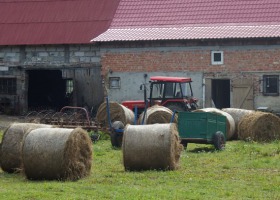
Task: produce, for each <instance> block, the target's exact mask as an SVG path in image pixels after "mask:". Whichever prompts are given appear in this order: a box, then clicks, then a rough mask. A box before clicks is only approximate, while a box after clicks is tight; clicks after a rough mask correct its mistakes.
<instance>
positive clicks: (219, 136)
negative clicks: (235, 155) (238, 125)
mask: <svg viewBox="0 0 280 200" xmlns="http://www.w3.org/2000/svg"><path fill="white" fill-rule="evenodd" d="M213 143H214V147H215V148H216V149H217V150H224V149H225V146H226V140H225V135H224V134H223V133H222V132H221V131H217V132H216V133H215V134H214V137H213Z"/></svg>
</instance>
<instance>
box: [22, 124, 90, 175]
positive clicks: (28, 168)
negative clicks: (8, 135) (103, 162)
mask: <svg viewBox="0 0 280 200" xmlns="http://www.w3.org/2000/svg"><path fill="white" fill-rule="evenodd" d="M22 155H23V156H22V159H23V165H24V172H25V174H26V176H27V178H28V179H33V180H53V179H56V180H77V179H80V178H83V177H85V176H88V175H89V174H90V170H91V162H92V142H91V139H90V137H89V136H88V134H87V132H86V131H85V130H83V129H81V128H76V129H66V128H41V129H36V130H33V131H31V132H29V133H28V134H26V136H25V138H24V143H23V149H22Z"/></svg>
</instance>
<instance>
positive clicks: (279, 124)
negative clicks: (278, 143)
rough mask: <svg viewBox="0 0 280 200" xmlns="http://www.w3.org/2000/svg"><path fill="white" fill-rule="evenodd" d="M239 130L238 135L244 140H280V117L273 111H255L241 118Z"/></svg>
mask: <svg viewBox="0 0 280 200" xmlns="http://www.w3.org/2000/svg"><path fill="white" fill-rule="evenodd" d="M238 130H239V131H238V137H239V138H240V139H242V140H252V141H256V142H270V141H273V140H279V139H280V119H279V117H277V116H276V115H274V114H271V113H264V112H254V113H251V114H248V115H245V116H244V117H243V118H242V119H241V121H240V122H239V125H238Z"/></svg>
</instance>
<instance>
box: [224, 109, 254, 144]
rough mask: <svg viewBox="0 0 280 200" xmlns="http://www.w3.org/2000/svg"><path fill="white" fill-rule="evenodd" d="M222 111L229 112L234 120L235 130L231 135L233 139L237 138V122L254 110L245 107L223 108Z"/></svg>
mask: <svg viewBox="0 0 280 200" xmlns="http://www.w3.org/2000/svg"><path fill="white" fill-rule="evenodd" d="M222 111H224V112H226V113H228V114H230V115H231V116H232V118H233V120H234V122H235V132H234V135H233V137H232V138H233V139H239V138H238V124H239V122H240V121H241V119H242V117H244V116H246V115H248V114H252V113H255V112H256V111H254V110H246V109H239V108H224V109H222Z"/></svg>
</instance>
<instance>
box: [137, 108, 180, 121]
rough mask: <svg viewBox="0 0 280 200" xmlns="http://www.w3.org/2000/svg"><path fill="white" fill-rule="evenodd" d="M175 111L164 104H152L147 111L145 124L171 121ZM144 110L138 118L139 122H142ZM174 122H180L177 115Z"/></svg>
mask: <svg viewBox="0 0 280 200" xmlns="http://www.w3.org/2000/svg"><path fill="white" fill-rule="evenodd" d="M172 115H173V111H172V110H170V109H169V108H166V107H164V106H158V105H155V106H152V107H149V108H148V109H147V111H146V114H145V118H144V123H143V124H165V123H170V121H171V118H172ZM143 117H144V112H143V113H141V115H140V116H139V119H138V124H142V121H143ZM174 123H176V124H177V123H178V117H177V116H175V118H174Z"/></svg>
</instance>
